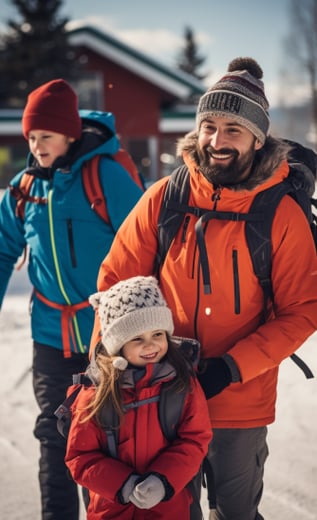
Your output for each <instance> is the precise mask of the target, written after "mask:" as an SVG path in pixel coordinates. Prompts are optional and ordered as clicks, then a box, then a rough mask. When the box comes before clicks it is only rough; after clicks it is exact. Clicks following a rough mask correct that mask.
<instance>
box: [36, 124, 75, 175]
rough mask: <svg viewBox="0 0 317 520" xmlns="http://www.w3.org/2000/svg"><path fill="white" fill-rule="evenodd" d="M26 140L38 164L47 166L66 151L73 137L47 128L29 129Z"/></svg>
mask: <svg viewBox="0 0 317 520" xmlns="http://www.w3.org/2000/svg"><path fill="white" fill-rule="evenodd" d="M28 141H29V148H30V151H31V153H32V155H33V156H34V157H35V159H37V161H38V163H39V165H40V166H42V167H43V168H49V167H50V166H52V164H53V162H54V161H55V159H57V157H62V156H63V155H65V154H66V153H67V151H68V148H69V146H70V144H71V143H72V142H74V141H75V139H74V138H73V137H67V136H66V135H63V134H58V133H56V132H51V131H49V130H31V131H30V132H29V139H28Z"/></svg>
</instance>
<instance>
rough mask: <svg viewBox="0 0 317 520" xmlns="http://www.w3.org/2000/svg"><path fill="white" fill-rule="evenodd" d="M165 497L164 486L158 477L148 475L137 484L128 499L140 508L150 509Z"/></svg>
mask: <svg viewBox="0 0 317 520" xmlns="http://www.w3.org/2000/svg"><path fill="white" fill-rule="evenodd" d="M164 497H165V487H164V484H163V482H162V481H161V479H160V478H159V477H156V476H155V475H149V476H148V477H147V478H146V479H145V480H143V481H142V482H140V483H139V484H137V485H136V486H135V488H134V490H133V492H132V494H131V495H130V497H129V499H130V502H132V504H134V505H135V506H136V507H139V508H140V509H150V508H151V507H154V506H156V505H157V504H158V503H159V502H161V500H163V498H164Z"/></svg>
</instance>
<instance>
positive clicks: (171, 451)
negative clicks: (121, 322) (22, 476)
mask: <svg viewBox="0 0 317 520" xmlns="http://www.w3.org/2000/svg"><path fill="white" fill-rule="evenodd" d="M174 374H175V372H173V369H172V367H171V365H169V364H168V363H167V362H163V363H157V364H149V365H147V368H146V373H145V375H144V376H143V377H142V379H141V380H139V381H138V382H137V383H136V384H135V383H134V382H133V370H132V369H127V370H126V371H125V374H124V378H125V379H124V401H125V402H130V401H135V400H141V399H147V398H149V397H152V396H154V395H157V394H158V393H159V391H160V386H161V383H162V382H163V381H166V380H169V379H170V378H171V377H173V376H174ZM94 391H95V390H94V388H93V387H89V388H85V389H82V390H81V391H80V393H79V395H78V397H77V398H76V401H75V403H74V406H73V419H72V424H71V429H70V433H69V437H68V443H67V452H66V459H65V460H66V464H67V466H68V468H69V469H70V472H71V474H72V476H73V478H74V480H75V481H76V482H78V483H79V484H80V485H82V486H84V487H86V488H88V489H89V490H90V503H89V508H88V515H87V519H88V520H103V519H107V520H108V519H111V518H116V519H117V518H120V520H132V519H134V520H146V519H148V520H151V519H153V518H154V517H155V518H157V519H160V518H161V519H164V520H175V518H181V519H182V520H189V508H190V504H191V502H192V496H191V494H190V492H189V491H188V489H187V488H185V486H186V484H187V483H188V482H189V481H190V480H191V479H192V478H193V477H194V475H195V474H196V473H197V472H198V470H199V467H200V465H201V463H202V460H203V458H204V456H205V455H206V453H207V449H208V444H209V442H210V440H211V437H212V433H211V425H210V421H209V417H208V409H207V404H206V400H205V398H204V395H203V393H202V390H201V388H200V385H199V384H198V383H197V382H196V380H193V386H192V391H191V392H189V393H188V395H187V398H186V400H185V404H184V409H183V413H182V417H181V421H180V424H179V427H178V429H177V438H176V440H174V441H173V442H172V443H171V444H169V442H168V441H167V440H166V439H165V437H164V436H163V433H162V430H161V427H160V424H159V420H158V409H157V407H158V403H157V402H153V403H150V404H147V405H142V406H140V407H138V408H136V409H133V410H129V411H128V412H127V413H126V414H125V418H124V423H123V425H122V426H121V428H120V431H119V441H118V459H114V458H111V457H109V456H108V455H107V454H106V451H105V450H106V446H107V441H106V436H105V433H104V432H103V431H102V430H101V429H100V428H99V427H98V426H97V425H96V423H95V422H94V421H93V420H90V421H89V422H86V423H83V424H80V423H79V421H80V418H81V417H82V414H83V413H84V412H83V411H82V410H83V408H84V406H85V405H86V404H87V403H88V402H89V401H90V399H91V397H92V394H93V392H94ZM148 472H155V473H159V474H161V475H164V477H165V478H166V479H167V481H168V483H169V485H170V486H171V488H172V490H173V491H174V494H173V496H172V497H171V498H170V499H169V500H167V501H163V502H161V503H159V504H158V505H157V506H155V507H153V508H151V509H149V510H144V509H138V508H137V507H135V506H134V505H133V504H132V503H129V504H127V505H122V504H121V503H120V502H119V500H118V492H119V491H120V489H121V488H122V486H123V484H124V483H125V481H126V480H127V479H128V477H129V475H130V474H131V473H137V474H139V475H143V474H145V473H148Z"/></svg>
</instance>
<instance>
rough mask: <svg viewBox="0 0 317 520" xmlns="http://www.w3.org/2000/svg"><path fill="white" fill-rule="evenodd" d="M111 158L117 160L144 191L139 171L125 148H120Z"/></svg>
mask: <svg viewBox="0 0 317 520" xmlns="http://www.w3.org/2000/svg"><path fill="white" fill-rule="evenodd" d="M113 158H114V159H115V160H116V161H118V163H120V164H121V166H122V167H123V168H124V169H125V170H127V172H128V173H129V174H130V177H131V178H132V179H133V180H134V182H135V183H136V184H137V185H138V186H139V188H141V190H142V191H144V186H143V183H142V180H141V178H140V174H139V171H138V169H137V167H136V164H135V163H134V161H133V159H132V157H131V155H130V154H129V153H128V152H127V150H125V149H124V148H120V149H119V150H118V151H117V153H115V154H114V156H113Z"/></svg>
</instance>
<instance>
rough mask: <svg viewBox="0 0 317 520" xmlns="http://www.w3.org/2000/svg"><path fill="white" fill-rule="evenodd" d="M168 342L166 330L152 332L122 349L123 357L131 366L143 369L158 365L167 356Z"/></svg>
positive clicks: (145, 333) (135, 339)
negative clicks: (150, 365)
mask: <svg viewBox="0 0 317 520" xmlns="http://www.w3.org/2000/svg"><path fill="white" fill-rule="evenodd" d="M167 349H168V341H167V335H166V332H165V330H151V331H150V332H144V333H143V334H140V335H139V336H137V337H135V338H133V339H131V340H130V341H128V342H127V343H126V344H125V345H124V346H123V347H122V356H123V357H124V358H125V359H126V360H127V361H128V362H129V363H131V365H135V366H137V367H143V366H145V365H147V364H148V363H158V362H159V361H160V360H161V359H162V358H163V357H164V356H165V354H166V352H167Z"/></svg>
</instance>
